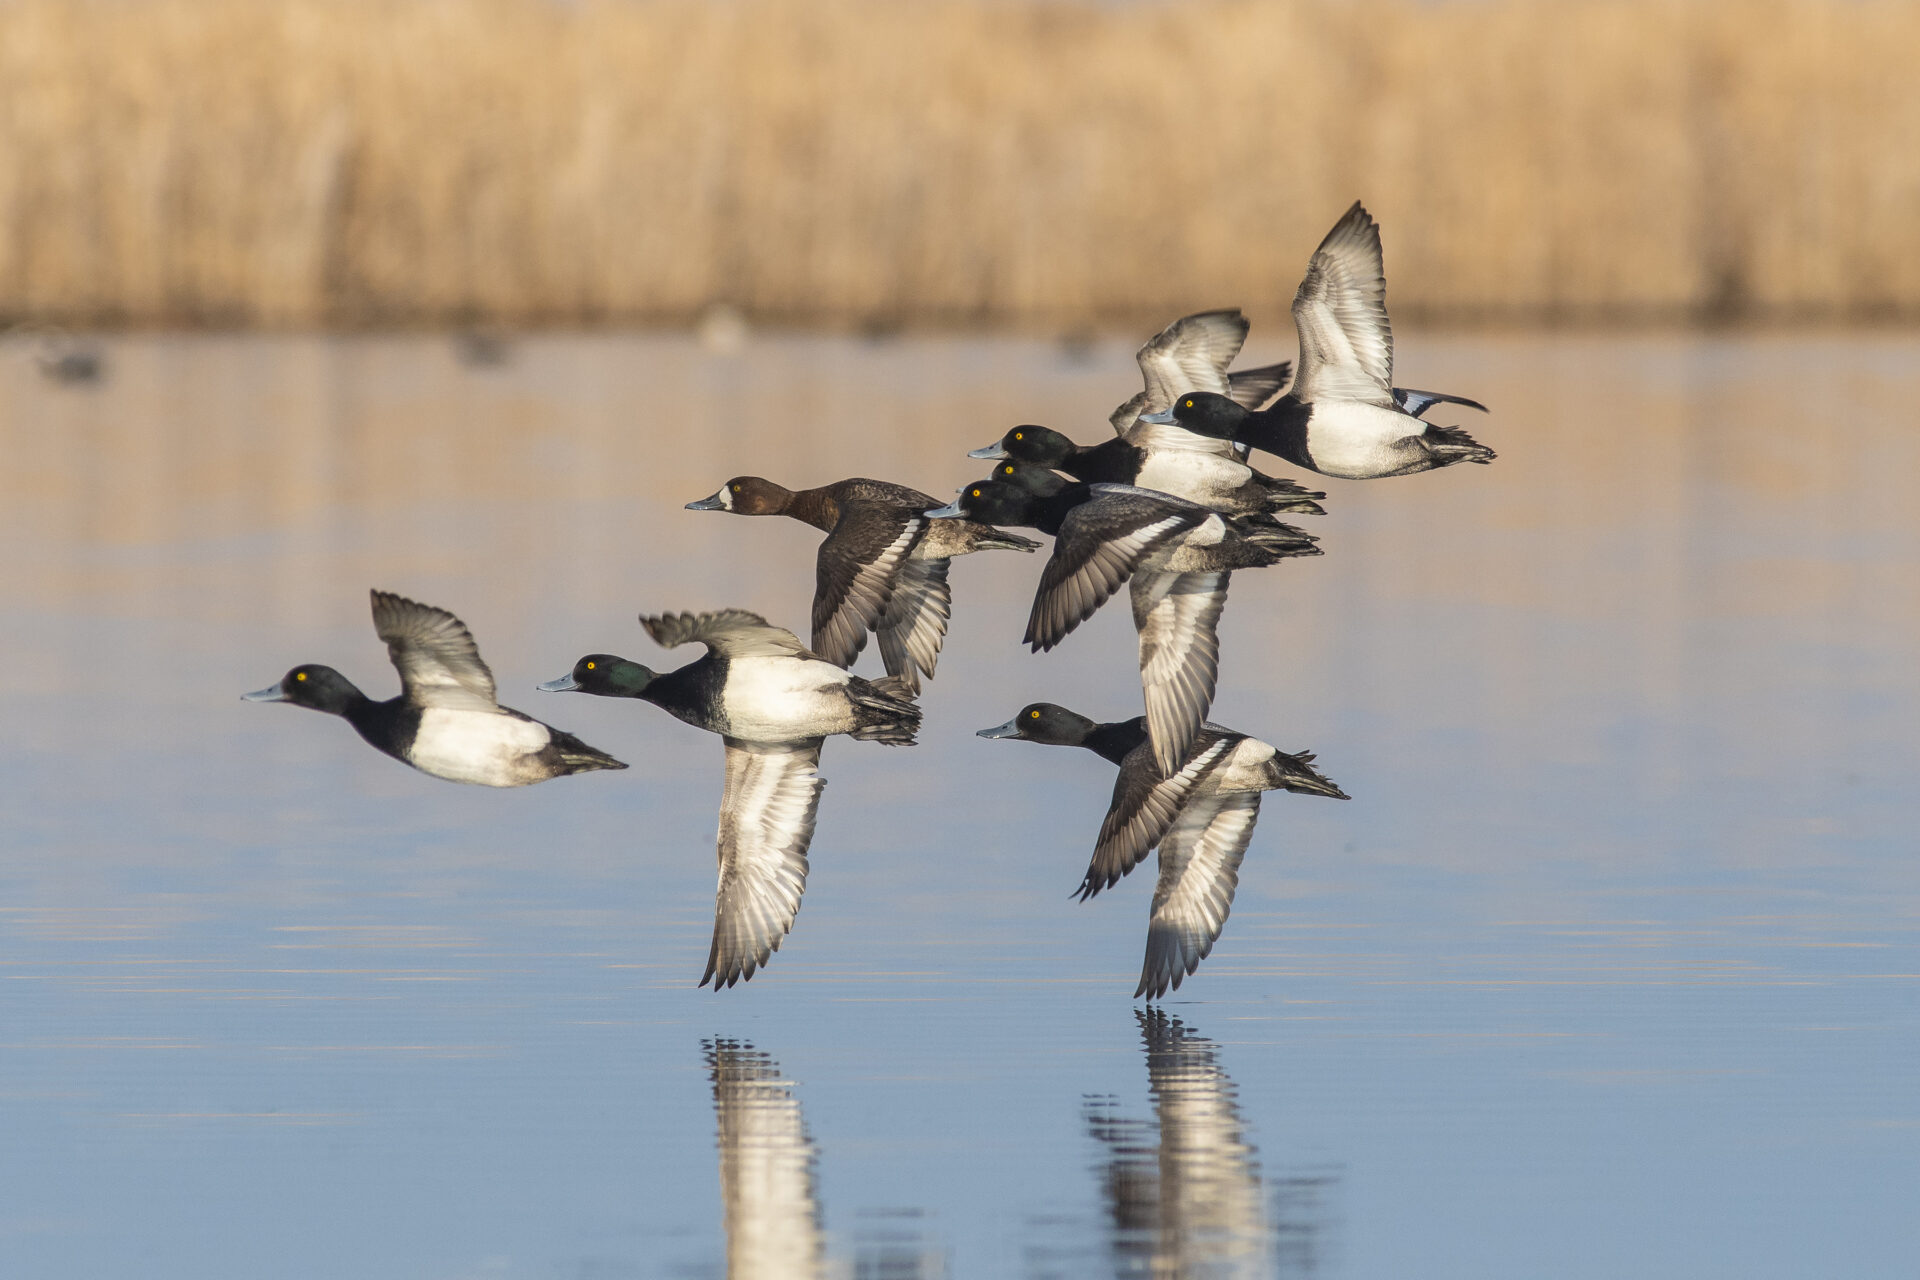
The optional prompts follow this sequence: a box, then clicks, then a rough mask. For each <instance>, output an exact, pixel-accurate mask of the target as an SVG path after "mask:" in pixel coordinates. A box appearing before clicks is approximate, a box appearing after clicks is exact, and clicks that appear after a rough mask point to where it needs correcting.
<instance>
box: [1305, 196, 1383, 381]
mask: <svg viewBox="0 0 1920 1280" xmlns="http://www.w3.org/2000/svg"><path fill="white" fill-rule="evenodd" d="M1293 323H1294V325H1295V327H1296V328H1298V329H1299V331H1300V372H1299V376H1298V377H1296V378H1295V379H1294V383H1293V394H1294V395H1295V396H1297V397H1299V398H1300V399H1301V400H1358V401H1364V402H1365V403H1368V404H1378V405H1382V406H1385V407H1388V408H1391V407H1393V406H1394V400H1393V327H1392V326H1391V325H1390V324H1388V322H1387V277H1386V270H1385V268H1384V267H1383V265H1382V258H1381V256H1380V228H1379V226H1378V225H1377V224H1375V222H1374V220H1373V218H1372V217H1371V216H1370V215H1369V214H1368V213H1367V211H1366V210H1365V209H1364V208H1362V207H1361V205H1360V202H1359V201H1358V200H1356V201H1354V202H1353V207H1352V208H1351V209H1349V210H1347V212H1346V216H1345V217H1343V218H1341V219H1340V221H1339V222H1337V223H1335V224H1334V227H1333V230H1331V231H1329V232H1327V238H1326V239H1324V240H1322V241H1321V242H1320V247H1319V248H1318V249H1316V250H1314V253H1313V258H1312V259H1311V260H1310V261H1309V262H1308V263H1307V274H1306V277H1305V278H1304V279H1303V280H1301V281H1300V288H1299V290H1298V292H1296V293H1295V294H1294V295H1293Z"/></svg>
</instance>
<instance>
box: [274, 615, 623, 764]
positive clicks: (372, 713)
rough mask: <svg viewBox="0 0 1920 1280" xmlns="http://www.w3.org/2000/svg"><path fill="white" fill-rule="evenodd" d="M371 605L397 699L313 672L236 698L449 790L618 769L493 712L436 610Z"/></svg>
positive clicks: (316, 668) (458, 626) (482, 674)
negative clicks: (310, 724) (313, 715)
mask: <svg viewBox="0 0 1920 1280" xmlns="http://www.w3.org/2000/svg"><path fill="white" fill-rule="evenodd" d="M372 600H373V623H374V630H375V631H377V632H378V633H379V636H380V638H381V639H382V640H384V641H386V642H387V655H388V657H389V658H391V659H392V661H393V665H394V667H395V668H396V669H397V670H398V671H399V672H400V687H401V691H400V694H399V696H398V697H393V698H389V699H387V700H386V701H384V702H380V701H376V700H374V699H372V698H369V697H368V696H367V695H366V694H364V693H362V692H360V690H359V689H358V688H356V687H355V686H354V684H353V682H352V681H351V680H348V679H347V678H346V677H345V676H343V675H341V674H340V673H339V672H338V671H335V670H334V669H333V668H332V667H325V666H320V665H318V664H315V663H304V664H302V665H300V666H297V667H295V668H294V669H293V670H291V671H289V672H287V674H286V675H285V676H283V677H282V678H281V680H280V683H279V684H276V685H270V686H268V687H267V688H265V689H259V690H256V691H254V692H253V693H248V694H243V695H241V696H242V697H244V698H245V699H246V700H247V701H248V702H290V703H292V704H293V705H294V706H296V707H306V708H308V709H309V710H312V711H324V712H326V713H327V714H328V715H335V716H339V717H341V718H342V719H344V720H345V721H346V722H347V723H348V724H350V725H352V726H353V727H354V729H355V730H356V731H358V733H359V734H360V736H361V737H362V738H364V739H365V740H366V741H367V742H369V743H370V744H372V745H373V746H374V747H376V748H377V749H379V750H380V751H383V752H385V753H386V754H388V755H390V756H392V757H393V758H394V759H396V760H399V761H401V762H403V763H405V764H409V765H412V766H413V767H414V768H416V769H418V770H420V772H422V773H425V774H431V775H432V776H433V777H436V778H445V779H446V780H447V781H449V782H469V783H474V784H476V785H479V786H484V787H524V786H527V785H529V784H531V783H535V782H545V781H547V780H548V779H549V778H559V777H564V776H565V775H567V774H570V773H586V772H590V771H592V770H595V769H624V768H626V767H627V766H626V765H624V764H622V763H621V762H620V761H618V760H616V759H614V758H613V757H612V756H610V755H608V754H607V753H606V752H604V751H600V750H598V749H597V748H594V747H590V746H588V745H587V744H586V743H584V742H582V741H580V739H578V738H576V737H574V736H573V735H572V734H570V733H565V732H562V731H561V730H559V729H556V728H554V727H553V726H552V725H548V724H543V723H541V722H540V721H538V720H535V719H534V718H533V717H531V716H528V715H525V714H523V713H521V712H519V711H515V710H514V709H513V708H512V707H503V706H501V705H500V703H499V702H498V700H497V699H496V698H495V695H494V686H493V673H492V672H491V671H489V670H488V669H487V664H486V663H485V662H483V661H481V659H480V650H479V647H478V646H477V645H476V644H475V643H474V639H473V634H472V633H471V632H469V631H468V630H467V626H466V624H465V623H464V622H462V621H460V619H458V618H456V617H454V616H453V615H452V614H451V613H448V612H447V611H446V610H445V609H436V608H434V607H433V606H432V605H427V604H421V603H419V602H418V601H414V600H408V599H407V598H405V597H404V596H396V595H392V594H389V593H388V592H385V591H375V592H373V593H372Z"/></svg>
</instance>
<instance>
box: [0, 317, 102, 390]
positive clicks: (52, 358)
mask: <svg viewBox="0 0 1920 1280" xmlns="http://www.w3.org/2000/svg"><path fill="white" fill-rule="evenodd" d="M0 336H5V337H9V338H11V337H20V338H27V339H31V340H32V342H33V363H34V367H35V368H37V369H39V370H40V373H41V375H42V376H43V377H45V378H47V379H49V380H50V381H53V382H60V383H65V384H67V385H69V386H84V385H89V384H91V383H95V382H98V381H100V380H101V378H102V377H104V376H105V374H106V371H107V358H106V355H105V354H104V353H103V352H102V351H101V350H100V348H99V347H98V346H97V345H95V344H93V343H91V342H88V341H85V340H84V339H81V338H76V337H74V336H73V335H72V334H70V333H68V332H67V331H66V330H65V329H62V328H60V327H59V326H58V325H49V324H18V325H14V326H13V327H12V328H10V329H7V330H6V331H5V332H4V334H3V335H0Z"/></svg>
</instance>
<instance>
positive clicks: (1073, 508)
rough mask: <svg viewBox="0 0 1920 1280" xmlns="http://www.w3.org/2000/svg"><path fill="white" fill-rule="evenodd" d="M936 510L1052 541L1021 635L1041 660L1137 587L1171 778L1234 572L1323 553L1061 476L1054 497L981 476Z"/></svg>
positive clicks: (1148, 494)
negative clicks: (1117, 596)
mask: <svg viewBox="0 0 1920 1280" xmlns="http://www.w3.org/2000/svg"><path fill="white" fill-rule="evenodd" d="M928 514H929V515H930V516H932V517H933V518H935V519H936V520H940V519H952V518H956V517H970V518H972V519H975V520H984V521H988V522H990V523H993V524H1008V525H1016V526H1018V525H1031V526H1033V527H1035V528H1038V529H1040V530H1042V531H1043V532H1046V533H1050V534H1052V535H1054V544H1053V555H1052V556H1051V557H1050V558H1049V559H1048V560H1047V564H1046V567H1045V568H1044V569H1043V570H1042V571H1041V574H1040V586H1039V589H1038V590H1037V591H1036V592H1035V593H1034V599H1033V611H1032V614H1031V615H1030V616H1029V618H1028V620H1027V631H1026V635H1025V637H1024V640H1025V643H1027V644H1030V645H1032V646H1033V649H1034V651H1035V652H1036V653H1037V652H1040V651H1042V650H1046V649H1051V648H1053V647H1054V646H1055V645H1057V644H1059V643H1060V641H1062V640H1064V639H1065V638H1066V637H1067V635H1068V634H1069V633H1070V632H1072V631H1073V629H1074V628H1075V627H1077V626H1079V625H1080V624H1081V623H1082V622H1084V621H1086V620H1087V619H1088V618H1090V617H1092V616H1093V613H1094V611H1095V610H1096V609H1098V608H1099V607H1100V606H1101V605H1102V604H1104V603H1106V600H1107V598H1108V597H1109V596H1111V595H1112V594H1113V593H1114V592H1115V591H1117V590H1119V589H1120V586H1121V584H1122V583H1126V584H1128V588H1129V591H1130V592H1131V595H1132V598H1133V625H1134V629H1135V630H1136V631H1137V632H1138V633H1139V637H1140V686H1141V691H1142V693H1143V694H1144V696H1145V699H1146V708H1147V716H1146V720H1147V729H1148V735H1149V737H1150V738H1151V740H1152V743H1153V749H1154V754H1155V756H1156V758H1157V759H1158V760H1159V761H1160V764H1161V766H1162V768H1163V769H1164V770H1165V771H1166V772H1169V773H1171V772H1172V771H1173V769H1174V768H1175V766H1176V765H1177V764H1178V763H1179V762H1180V760H1182V759H1183V758H1184V757H1185V756H1186V753H1187V749H1188V747H1189V746H1190V745H1191V744H1192V742H1193V738H1194V735H1195V734H1196V733H1198V732H1199V730H1200V724H1201V722H1202V721H1203V720H1205V719H1206V715H1207V709H1208V708H1209V707H1211V706H1212V705H1213V690H1214V685H1215V682H1216V680H1217V677H1218V673H1219V666H1220V642H1219V637H1218V634H1217V633H1218V627H1219V622H1220V612H1221V610H1222V609H1224V608H1225V607H1226V603H1227V585H1228V583H1229V581H1230V580H1231V578H1232V575H1233V570H1235V569H1256V568H1264V567H1265V566H1267V565H1271V564H1277V563H1279V562H1280V561H1281V560H1283V559H1286V558H1288V557H1290V556H1306V555H1319V554H1320V549H1319V548H1318V547H1316V546H1315V545H1314V541H1315V539H1314V538H1313V537H1311V536H1310V535H1308V534H1305V533H1302V532H1301V531H1300V530H1298V529H1295V528H1294V527H1292V526H1291V525H1284V524H1281V523H1279V522H1278V521H1276V520H1273V519H1272V518H1271V517H1262V518H1259V519H1254V518H1242V517H1236V516H1223V515H1221V514H1219V513H1217V512H1213V511H1209V510H1207V509H1206V508H1205V507H1203V506H1200V505H1199V504H1198V503H1194V502H1188V501H1187V500H1186V499H1184V498H1176V497H1173V496H1171V495H1169V494H1165V493H1157V492H1154V491H1153V490H1150V489H1138V488H1134V487H1132V486H1129V485H1119V484H1096V485H1088V484H1084V483H1081V482H1079V481H1062V482H1061V487H1060V488H1059V490H1058V491H1057V492H1055V493H1053V494H1051V495H1042V494H1038V493H1034V492H1031V491H1029V490H1028V489H1026V488H1024V487H1022V486H1020V485H1015V484H1009V483H1007V482H1005V481H1001V480H982V481H980V482H978V483H976V484H971V485H968V486H967V487H966V488H965V489H963V490H962V491H961V493H960V496H959V497H958V498H957V499H955V500H954V501H953V502H952V503H951V504H949V505H948V506H945V507H941V508H938V509H936V510H934V511H930V512H928Z"/></svg>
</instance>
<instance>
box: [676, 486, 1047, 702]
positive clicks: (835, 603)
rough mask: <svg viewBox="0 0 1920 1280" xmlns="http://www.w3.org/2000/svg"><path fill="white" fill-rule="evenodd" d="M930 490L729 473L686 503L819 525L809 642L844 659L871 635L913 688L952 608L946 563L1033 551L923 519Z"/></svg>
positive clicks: (1026, 544) (844, 662) (1007, 539)
mask: <svg viewBox="0 0 1920 1280" xmlns="http://www.w3.org/2000/svg"><path fill="white" fill-rule="evenodd" d="M938 504H939V499H938V498H933V497H930V496H928V495H927V494H924V493H921V492H920V491H919V490H918V489H909V488H908V487H907V486H906V485H903V484H890V483H888V482H887V481H884V480H864V479H860V478H857V477H856V478H854V479H851V480H840V481H836V482H835V483H833V484H828V485H821V486H820V487H819V488H816V489H800V490H797V491H796V490H792V489H786V488H782V487H781V486H780V485H777V484H775V483H773V481H771V480H765V479H762V478H761V477H759V476H735V477H734V478H733V479H731V480H729V481H727V482H726V483H725V484H723V485H721V486H720V491H719V492H718V493H716V494H714V495H713V496H712V497H710V498H702V499H700V500H699V501H698V502H689V503H688V504H687V510H689V511H727V512H731V513H732V514H734V515H737V516H772V515H784V516H791V517H793V518H794V519H795V520H799V521H801V522H802V523H804V524H810V525H812V526H813V527H814V528H816V529H820V530H823V531H825V533H826V534H827V539H826V541H824V542H822V543H821V544H820V552H819V555H818V557H817V559H816V561H815V568H814V575H815V576H814V591H813V637H812V648H813V650H814V652H816V653H818V654H819V655H820V656H821V657H823V658H825V659H826V660H827V661H829V662H832V663H836V664H838V665H839V666H843V667H850V666H852V665H853V661H854V659H855V658H857V657H859V656H860V651H861V650H862V649H863V648H865V647H866V644H867V632H869V631H872V632H874V633H875V634H876V635H877V636H878V637H879V641H880V658H881V661H882V662H884V663H885V664H886V668H887V674H888V675H890V676H897V677H899V678H900V679H901V680H903V681H904V682H905V683H906V687H907V689H908V690H909V691H910V692H918V690H919V688H920V675H921V673H923V672H924V673H925V675H926V676H927V678H928V679H932V678H933V668H934V664H935V663H936V662H937V661H938V659H939V657H940V647H941V645H942V644H943V643H944V642H945V640H946V635H947V619H948V618H949V617H950V616H951V615H952V613H953V590H952V588H951V587H949V586H948V585H947V570H948V568H949V567H950V565H951V563H952V559H953V557H954V556H962V555H966V554H967V553H968V552H972V551H1029V552H1030V551H1037V550H1038V549H1039V547H1040V544H1039V543H1037V542H1035V541H1034V540H1033V539H1031V538H1023V537H1020V536H1019V535H1018V534H1011V533H1003V532H1002V531H1001V530H999V529H995V528H992V527H991V526H989V525H984V524H979V523H976V522H974V521H970V520H942V521H937V522H932V521H929V520H927V519H926V517H925V516H924V514H923V513H924V512H925V511H926V510H927V509H928V508H930V507H933V506H937V505H938Z"/></svg>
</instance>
